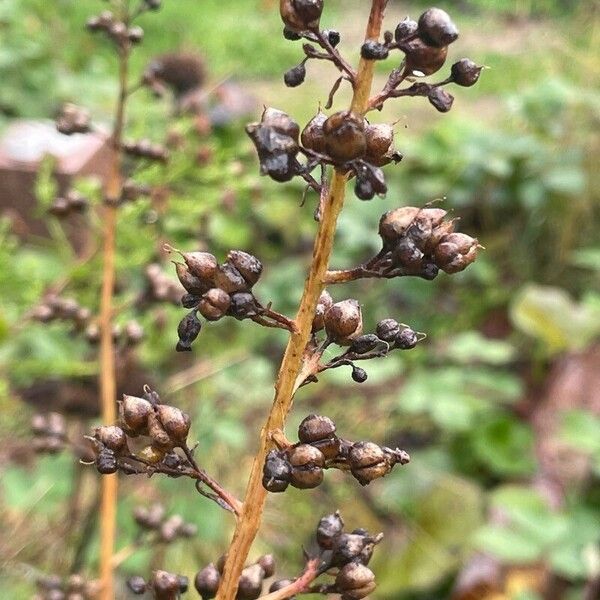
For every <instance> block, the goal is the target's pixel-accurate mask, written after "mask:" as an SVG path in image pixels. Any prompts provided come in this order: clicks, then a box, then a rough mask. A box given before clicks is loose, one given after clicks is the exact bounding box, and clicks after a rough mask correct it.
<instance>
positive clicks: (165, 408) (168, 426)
mask: <svg viewBox="0 0 600 600" xmlns="http://www.w3.org/2000/svg"><path fill="white" fill-rule="evenodd" d="M157 412H158V418H159V419H160V422H161V424H162V426H163V428H164V430H165V431H166V432H167V434H168V435H169V437H170V438H171V441H172V442H175V443H176V444H178V445H179V444H183V443H184V442H185V440H186V439H187V436H188V433H189V432H190V424H191V420H190V416H189V415H188V414H187V413H185V412H183V411H182V410H180V409H179V408H177V407H176V406H169V405H167V404H159V405H158V407H157Z"/></svg>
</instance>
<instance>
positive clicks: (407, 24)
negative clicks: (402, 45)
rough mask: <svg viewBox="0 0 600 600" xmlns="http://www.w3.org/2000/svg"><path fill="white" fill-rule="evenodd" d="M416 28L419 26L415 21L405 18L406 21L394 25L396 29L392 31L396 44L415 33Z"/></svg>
mask: <svg viewBox="0 0 600 600" xmlns="http://www.w3.org/2000/svg"><path fill="white" fill-rule="evenodd" d="M418 28H419V25H418V23H417V22H416V21H413V20H412V19H409V18H408V17H406V19H404V20H403V21H400V23H398V25H396V29H395V31H394V39H395V40H396V42H401V41H402V40H404V39H406V38H407V37H409V36H411V35H414V34H415V33H417V29H418Z"/></svg>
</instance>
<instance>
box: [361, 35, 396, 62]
mask: <svg viewBox="0 0 600 600" xmlns="http://www.w3.org/2000/svg"><path fill="white" fill-rule="evenodd" d="M389 53H390V51H389V50H388V49H387V47H386V46H385V45H384V44H380V43H379V42H377V41H375V40H367V41H366V42H365V43H364V44H363V45H362V46H361V48H360V55H361V56H362V57H363V58H364V59H365V60H384V59H386V58H387V57H388V55H389Z"/></svg>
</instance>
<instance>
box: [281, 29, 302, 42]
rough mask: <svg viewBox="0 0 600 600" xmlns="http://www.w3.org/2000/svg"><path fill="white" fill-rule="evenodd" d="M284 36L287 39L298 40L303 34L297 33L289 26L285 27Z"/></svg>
mask: <svg viewBox="0 0 600 600" xmlns="http://www.w3.org/2000/svg"><path fill="white" fill-rule="evenodd" d="M283 37H284V38H285V39H286V40H289V41H290V42H296V41H298V40H301V39H302V36H301V35H300V34H298V33H296V32H295V31H292V30H291V29H288V28H287V27H284V28H283Z"/></svg>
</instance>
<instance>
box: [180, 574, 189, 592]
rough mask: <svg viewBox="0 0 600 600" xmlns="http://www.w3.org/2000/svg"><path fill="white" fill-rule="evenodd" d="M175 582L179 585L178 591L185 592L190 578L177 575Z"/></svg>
mask: <svg viewBox="0 0 600 600" xmlns="http://www.w3.org/2000/svg"><path fill="white" fill-rule="evenodd" d="M177 583H178V585H179V593H180V594H185V593H186V592H187V591H188V589H189V587H190V580H189V579H188V578H187V577H186V576H185V575H177Z"/></svg>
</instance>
